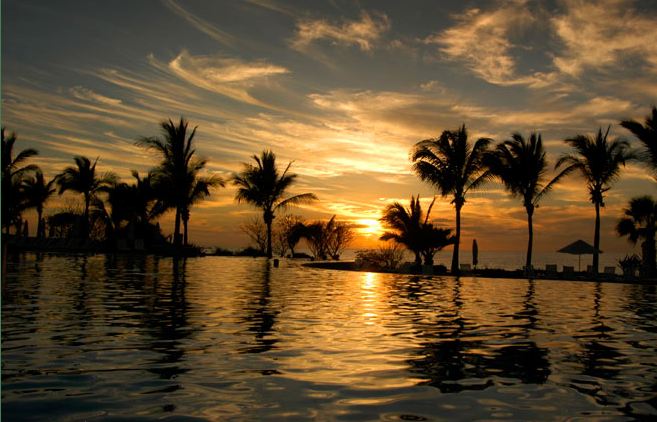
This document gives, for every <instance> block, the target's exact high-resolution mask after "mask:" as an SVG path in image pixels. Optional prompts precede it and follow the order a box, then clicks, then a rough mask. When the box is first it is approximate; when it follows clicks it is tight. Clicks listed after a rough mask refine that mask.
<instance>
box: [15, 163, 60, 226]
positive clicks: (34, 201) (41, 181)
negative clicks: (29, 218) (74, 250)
mask: <svg viewBox="0 0 657 422" xmlns="http://www.w3.org/2000/svg"><path fill="white" fill-rule="evenodd" d="M54 185H55V179H52V180H50V181H49V182H47V183H46V180H45V178H44V177H43V173H42V172H41V170H37V171H36V172H35V173H34V176H33V177H29V178H27V179H25V180H23V192H24V194H25V199H26V208H35V209H36V212H37V238H39V239H42V238H44V237H46V225H45V222H44V220H43V207H44V205H45V203H46V202H47V201H48V199H49V198H50V196H52V194H53V193H55V191H56V189H55V186H54Z"/></svg>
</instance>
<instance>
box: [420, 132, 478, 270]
mask: <svg viewBox="0 0 657 422" xmlns="http://www.w3.org/2000/svg"><path fill="white" fill-rule="evenodd" d="M490 143H491V140H490V139H487V138H480V139H478V140H477V142H475V144H474V146H471V145H470V143H469V142H468V133H467V131H466V129H465V125H463V126H461V127H460V128H459V129H458V130H456V131H449V130H446V131H444V132H443V133H442V134H441V135H440V137H439V138H438V139H428V140H425V141H421V142H418V143H417V144H416V145H415V148H414V149H413V152H412V154H411V160H412V161H413V162H414V164H413V170H414V171H415V173H416V174H417V175H418V176H420V178H421V179H422V180H424V181H427V182H429V183H431V184H432V185H434V186H435V187H436V188H437V189H438V190H439V191H440V193H441V194H442V196H448V195H450V196H452V197H453V199H452V203H453V204H454V208H455V209H456V234H455V237H454V253H453V255H452V268H451V271H452V273H454V274H456V273H457V272H458V270H459V243H460V240H461V208H463V205H464V204H465V197H466V194H467V193H468V192H469V191H470V190H473V189H476V188H478V187H479V186H480V185H481V184H482V183H483V182H484V181H485V180H486V178H487V176H488V174H487V172H486V169H485V167H484V164H483V160H482V159H483V155H484V152H485V151H486V149H487V148H488V145H489V144H490Z"/></svg>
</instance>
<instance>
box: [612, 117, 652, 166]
mask: <svg viewBox="0 0 657 422" xmlns="http://www.w3.org/2000/svg"><path fill="white" fill-rule="evenodd" d="M621 126H623V127H624V128H625V129H627V130H629V131H630V132H632V133H633V134H634V136H636V137H637V138H638V139H639V141H641V142H642V143H643V147H644V150H643V153H642V154H641V159H642V160H643V161H645V162H646V163H647V164H648V165H649V166H650V167H651V168H652V170H653V172H654V173H655V174H656V175H657V107H655V106H653V107H652V115H649V116H646V123H645V125H642V124H641V123H639V122H637V121H634V120H623V121H622V122H621Z"/></svg>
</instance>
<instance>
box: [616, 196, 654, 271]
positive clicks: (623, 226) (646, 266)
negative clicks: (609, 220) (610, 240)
mask: <svg viewBox="0 0 657 422" xmlns="http://www.w3.org/2000/svg"><path fill="white" fill-rule="evenodd" d="M623 214H624V217H623V218H621V219H620V220H619V221H618V224H617V225H616V231H617V232H618V234H619V235H620V236H627V238H628V240H629V241H630V242H632V243H633V244H636V243H637V242H638V241H639V239H643V242H642V244H641V255H642V258H643V265H642V266H643V273H644V275H645V276H648V277H654V276H655V275H656V271H655V265H656V263H655V260H656V259H657V254H656V252H655V233H656V232H657V202H655V200H654V199H652V198H651V197H650V196H640V197H637V198H632V199H631V200H630V202H629V206H628V207H627V208H625V209H624V210H623Z"/></svg>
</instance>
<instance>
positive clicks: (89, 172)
mask: <svg viewBox="0 0 657 422" xmlns="http://www.w3.org/2000/svg"><path fill="white" fill-rule="evenodd" d="M73 160H74V161H75V167H73V166H71V167H67V168H65V169H64V171H63V172H61V173H60V174H58V175H57V177H56V178H55V179H56V181H57V184H58V185H59V194H60V195H61V194H63V193H64V192H66V191H69V190H70V191H73V192H77V193H81V194H82V195H84V217H83V227H82V236H83V238H84V239H87V238H89V224H90V221H89V208H90V205H91V202H92V201H93V200H94V199H95V198H96V196H97V195H98V193H100V192H102V191H104V190H105V189H106V188H107V187H109V186H111V185H112V184H113V183H116V175H115V174H114V173H112V172H107V173H105V174H103V175H101V176H98V174H97V172H96V164H98V158H96V160H95V161H94V162H93V163H92V162H91V160H89V159H88V158H87V157H83V156H80V155H79V156H76V157H74V158H73Z"/></svg>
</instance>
